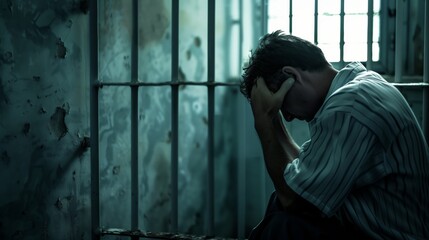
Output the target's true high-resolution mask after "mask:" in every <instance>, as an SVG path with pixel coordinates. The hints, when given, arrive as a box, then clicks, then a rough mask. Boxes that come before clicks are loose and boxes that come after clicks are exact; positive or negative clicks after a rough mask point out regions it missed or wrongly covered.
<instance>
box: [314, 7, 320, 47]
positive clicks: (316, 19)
mask: <svg viewBox="0 0 429 240" xmlns="http://www.w3.org/2000/svg"><path fill="white" fill-rule="evenodd" d="M318 22H319V0H314V44H316V45H317V44H318V43H319V40H318V35H319V33H318V32H319V23H318Z"/></svg>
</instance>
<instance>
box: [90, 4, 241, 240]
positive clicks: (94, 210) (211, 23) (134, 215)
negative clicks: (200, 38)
mask: <svg viewBox="0 0 429 240" xmlns="http://www.w3.org/2000/svg"><path fill="white" fill-rule="evenodd" d="M97 3H98V1H97V0H95V1H91V3H90V4H91V5H90V20H89V24H90V34H89V36H90V88H91V96H90V105H91V115H90V118H91V120H90V128H91V136H93V137H92V138H91V229H92V239H100V236H101V235H126V236H132V237H133V239H136V238H138V237H145V235H144V234H143V232H142V231H140V230H138V228H139V221H138V212H139V211H138V210H139V199H138V197H139V194H138V192H139V191H138V167H139V164H138V88H139V87H141V86H165V85H169V86H171V91H172V105H171V114H172V126H171V128H172V130H171V135H172V143H171V161H172V163H171V196H172V206H171V232H173V233H174V232H177V231H178V115H179V114H178V90H179V86H180V85H201V86H206V87H207V89H208V174H207V177H208V179H207V180H208V194H207V202H208V211H207V216H208V218H207V221H208V226H207V228H208V230H207V232H208V236H213V235H214V100H215V99H214V97H215V87H216V86H237V85H238V84H237V83H217V82H215V69H214V65H215V32H214V31H215V1H214V0H209V1H208V80H207V82H205V83H204V82H179V81H178V76H179V55H178V54H179V45H178V40H179V39H178V32H179V24H178V22H179V0H173V1H172V33H171V34H172V41H171V46H172V61H171V67H172V73H171V82H161V83H145V82H138V0H133V1H132V39H131V81H130V82H124V83H119V82H113V83H102V82H100V81H98V70H99V69H98V4H97ZM103 86H130V87H131V129H132V132H131V232H134V233H136V232H139V231H140V232H141V234H140V235H139V234H132V235H130V234H128V233H129V232H130V231H128V230H121V231H118V229H115V230H109V229H101V228H100V212H99V211H100V197H99V196H100V195H99V194H100V192H99V191H100V190H99V187H100V185H99V176H100V173H99V138H98V136H99V125H98V124H99V119H98V109H99V99H98V94H99V88H101V87H103ZM94 136H96V137H94ZM167 235H168V234H167ZM167 235H165V236H167ZM146 237H147V236H146ZM192 238H197V237H196V236H193V237H192ZM206 238H207V237H205V238H204V239H206Z"/></svg>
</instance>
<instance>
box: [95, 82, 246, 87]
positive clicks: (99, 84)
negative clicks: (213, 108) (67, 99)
mask: <svg viewBox="0 0 429 240" xmlns="http://www.w3.org/2000/svg"><path fill="white" fill-rule="evenodd" d="M96 85H97V86H98V87H104V86H125V87H127V86H131V87H133V86H186V85H192V86H215V87H216V86H239V85H240V82H158V83H155V82H123V83H121V82H109V83H107V82H98V83H96Z"/></svg>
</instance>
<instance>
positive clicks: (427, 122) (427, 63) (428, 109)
mask: <svg viewBox="0 0 429 240" xmlns="http://www.w3.org/2000/svg"><path fill="white" fill-rule="evenodd" d="M424 24H425V25H424V31H425V32H424V50H423V54H424V55H423V81H424V82H425V83H429V1H427V0H426V1H425V21H424ZM422 125H423V132H424V134H425V137H426V142H428V143H429V88H427V87H426V88H424V90H423V123H422Z"/></svg>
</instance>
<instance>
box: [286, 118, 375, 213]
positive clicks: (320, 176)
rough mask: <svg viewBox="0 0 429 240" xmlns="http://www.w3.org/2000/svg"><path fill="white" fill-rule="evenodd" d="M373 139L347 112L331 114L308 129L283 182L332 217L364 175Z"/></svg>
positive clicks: (370, 133)
mask: <svg viewBox="0 0 429 240" xmlns="http://www.w3.org/2000/svg"><path fill="white" fill-rule="evenodd" d="M376 139H377V138H376V137H375V135H374V134H373V132H371V131H370V130H369V129H368V128H367V127H365V126H364V125H362V124H361V123H360V122H359V121H357V120H355V119H354V118H353V117H352V116H351V114H350V113H347V112H341V111H340V112H331V113H330V114H327V115H325V116H324V117H323V118H320V119H317V123H315V124H314V126H312V128H311V140H310V141H308V142H306V143H305V144H304V145H303V146H302V147H301V151H300V153H299V155H298V158H296V159H295V160H293V161H292V162H291V163H290V164H288V165H287V167H286V169H285V172H284V178H285V181H286V183H287V184H288V186H289V187H290V188H291V189H292V190H294V191H295V192H296V193H297V194H298V195H300V196H301V197H302V198H304V199H306V200H307V201H309V202H310V203H312V204H314V205H315V206H316V207H318V208H319V209H320V210H321V211H322V212H323V213H324V214H325V215H327V216H332V215H333V214H334V213H335V212H336V210H337V209H338V208H339V207H340V206H341V204H342V203H343V202H344V200H345V199H346V197H347V195H348V193H349V192H350V191H351V190H352V188H353V186H354V183H355V182H356V180H357V178H358V177H359V176H361V175H362V172H363V171H365V169H366V168H365V164H368V161H369V159H370V155H371V152H372V151H373V146H374V143H375V141H376Z"/></svg>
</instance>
